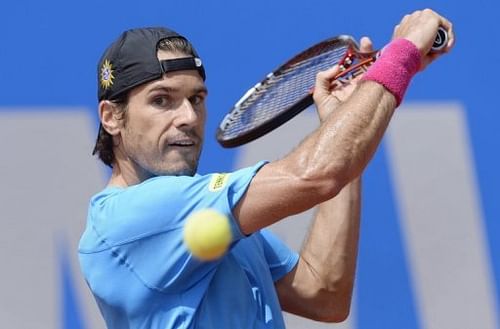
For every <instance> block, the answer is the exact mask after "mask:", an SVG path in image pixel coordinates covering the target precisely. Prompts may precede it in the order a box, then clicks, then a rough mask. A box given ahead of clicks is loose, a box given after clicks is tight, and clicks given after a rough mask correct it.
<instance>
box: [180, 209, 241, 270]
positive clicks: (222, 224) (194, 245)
mask: <svg viewBox="0 0 500 329" xmlns="http://www.w3.org/2000/svg"><path fill="white" fill-rule="evenodd" d="M231 239H232V234H231V226H230V224H229V219H228V218H227V216H226V215H224V214H222V213H220V212H218V211H217V210H214V209H203V210H199V211H197V212H195V213H193V214H192V215H191V216H189V218H188V219H187V220H186V224H185V225H184V243H185V244H186V246H187V248H188V249H189V251H191V253H192V254H193V255H194V256H195V257H196V258H198V259H200V260H204V261H209V260H214V259H217V258H219V257H221V256H222V255H223V254H224V253H225V252H226V251H227V248H228V247H229V244H230V243H231Z"/></svg>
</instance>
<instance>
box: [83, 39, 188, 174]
mask: <svg viewBox="0 0 500 329" xmlns="http://www.w3.org/2000/svg"><path fill="white" fill-rule="evenodd" d="M156 50H163V51H170V52H179V53H182V54H186V55H190V56H193V57H196V54H195V51H194V49H193V46H192V45H191V43H189V41H187V40H186V39H185V38H183V37H172V38H167V39H162V40H160V41H159V42H158V44H157V45H156ZM128 95H129V93H128V92H126V93H125V94H124V95H120V96H118V97H117V98H116V99H113V100H111V102H113V103H115V104H116V105H118V109H119V110H120V111H122V113H123V115H124V116H123V119H125V118H126V116H125V113H126V110H127V105H128ZM113 147H114V144H113V136H111V135H110V134H109V133H108V132H107V131H106V129H104V128H103V126H102V125H100V126H99V133H98V135H97V141H96V144H95V146H94V150H93V151H92V155H95V154H97V155H98V157H99V159H101V161H102V162H104V164H106V165H107V166H109V167H111V168H113V161H114V160H115V153H114V150H113Z"/></svg>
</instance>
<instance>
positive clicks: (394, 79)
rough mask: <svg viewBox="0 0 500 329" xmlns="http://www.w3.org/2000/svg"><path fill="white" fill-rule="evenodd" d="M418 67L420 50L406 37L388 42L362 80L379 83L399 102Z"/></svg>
mask: <svg viewBox="0 0 500 329" xmlns="http://www.w3.org/2000/svg"><path fill="white" fill-rule="evenodd" d="M419 68H420V51H419V50H418V49H417V47H416V46H415V45H414V44H413V43H412V42H411V41H409V40H407V39H396V40H393V41H392V42H391V43H389V44H388V45H387V46H386V47H385V48H384V49H383V50H382V53H381V55H380V57H379V58H378V59H377V61H376V62H375V63H374V64H373V65H372V66H371V67H370V68H369V69H368V71H367V72H366V73H365V75H364V76H363V78H362V80H371V81H375V82H378V83H380V84H381V85H383V86H384V87H385V88H386V89H387V90H389V91H390V92H391V93H392V94H393V95H394V97H396V101H397V106H399V104H401V101H402V100H403V97H404V94H405V92H406V89H407V88H408V85H409V84H410V81H411V79H412V78H413V76H414V75H415V74H416V73H417V72H418V70H419Z"/></svg>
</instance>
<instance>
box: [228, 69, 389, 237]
mask: <svg viewBox="0 0 500 329" xmlns="http://www.w3.org/2000/svg"><path fill="white" fill-rule="evenodd" d="M335 72H336V70H335V69H334V70H329V71H326V72H322V73H320V74H319V75H318V83H323V81H329V79H328V78H329V77H331V76H333V75H335ZM395 107H396V100H395V98H394V96H393V95H392V94H391V93H390V92H388V91H387V90H386V89H385V88H384V87H383V86H381V85H379V84H378V83H375V82H371V81H365V82H362V83H360V84H359V87H358V88H357V89H356V90H355V91H354V93H353V94H352V96H351V97H350V98H349V99H348V100H347V101H346V102H344V103H343V104H342V105H340V106H339V107H338V108H337V109H336V110H335V112H334V113H332V114H331V115H330V116H329V117H328V119H327V120H326V121H325V122H324V123H323V124H322V125H321V126H320V128H319V129H317V130H316V131H314V132H313V133H312V134H311V135H309V136H308V137H307V138H306V139H305V140H304V141H303V142H302V143H301V144H300V145H299V146H298V147H297V148H296V149H295V150H293V151H292V152H291V153H290V154H289V155H287V156H286V157H285V158H283V159H281V160H279V161H276V162H272V163H270V164H268V165H266V166H264V167H263V168H262V169H261V170H260V171H259V172H258V173H257V175H256V176H255V177H254V179H253V180H252V183H251V184H250V186H249V188H248V190H247V192H246V194H245V195H244V196H243V198H242V199H241V201H240V202H239V204H238V206H237V208H236V209H235V216H236V218H238V219H239V222H240V226H241V229H242V231H243V232H244V233H247V234H249V233H251V232H254V231H256V230H258V229H260V228H262V227H265V226H268V225H270V224H272V223H274V222H276V221H278V220H280V219H282V218H284V217H287V216H290V215H292V214H297V213H300V212H302V211H304V210H307V209H309V208H312V207H313V206H315V205H316V204H318V203H321V202H324V201H326V200H329V199H331V198H333V197H334V196H335V195H337V194H338V193H339V191H340V190H341V189H342V187H344V186H345V185H346V184H347V183H348V182H349V181H351V180H352V179H354V178H355V177H357V176H359V175H360V174H361V172H362V171H363V169H364V168H365V166H366V165H367V164H368V161H369V160H370V159H371V157H372V156H373V154H374V153H375V150H376V148H377V146H378V144H379V143H380V140H381V138H382V136H383V133H384V131H385V129H386V127H387V125H388V123H389V120H390V118H391V116H392V114H393V113H394V109H395Z"/></svg>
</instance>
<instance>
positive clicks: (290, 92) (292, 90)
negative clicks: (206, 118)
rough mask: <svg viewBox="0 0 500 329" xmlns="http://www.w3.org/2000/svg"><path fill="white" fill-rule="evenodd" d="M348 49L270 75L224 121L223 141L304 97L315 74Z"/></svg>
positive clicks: (341, 47)
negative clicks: (224, 138) (224, 137)
mask: <svg viewBox="0 0 500 329" xmlns="http://www.w3.org/2000/svg"><path fill="white" fill-rule="evenodd" d="M347 49H348V45H341V46H340V47H339V45H338V44H336V45H335V47H331V49H330V50H326V51H325V50H324V49H323V50H322V51H324V52H323V53H320V54H311V55H312V56H313V57H309V58H304V59H303V60H302V61H300V62H299V61H297V62H293V63H292V64H290V66H289V67H287V68H285V69H283V70H282V71H280V72H278V73H276V74H275V75H270V76H269V77H268V79H267V80H266V81H265V83H263V84H262V85H260V86H258V87H257V88H256V89H255V90H254V92H253V93H252V94H251V95H250V96H249V97H248V98H247V99H246V100H244V101H243V102H242V103H241V104H240V106H239V108H238V109H235V111H233V112H231V114H230V115H229V116H228V117H226V118H225V120H224V121H223V123H222V125H223V126H224V132H225V135H226V136H227V137H231V136H232V135H237V134H238V133H239V132H240V131H241V130H249V129H252V128H253V127H257V126H259V125H261V124H262V123H263V122H265V121H267V120H269V119H270V118H273V117H275V116H276V113H277V112H283V111H286V110H287V109H288V108H289V107H291V106H292V105H293V104H295V103H296V102H298V101H300V100H301V99H302V98H304V95H307V94H308V92H309V90H310V89H311V87H312V86H313V85H314V82H315V79H316V74H317V73H318V72H319V71H323V70H326V69H328V68H330V67H332V66H333V65H335V64H337V63H338V62H339V60H341V59H342V58H343V57H344V55H345V54H346V51H347Z"/></svg>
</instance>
